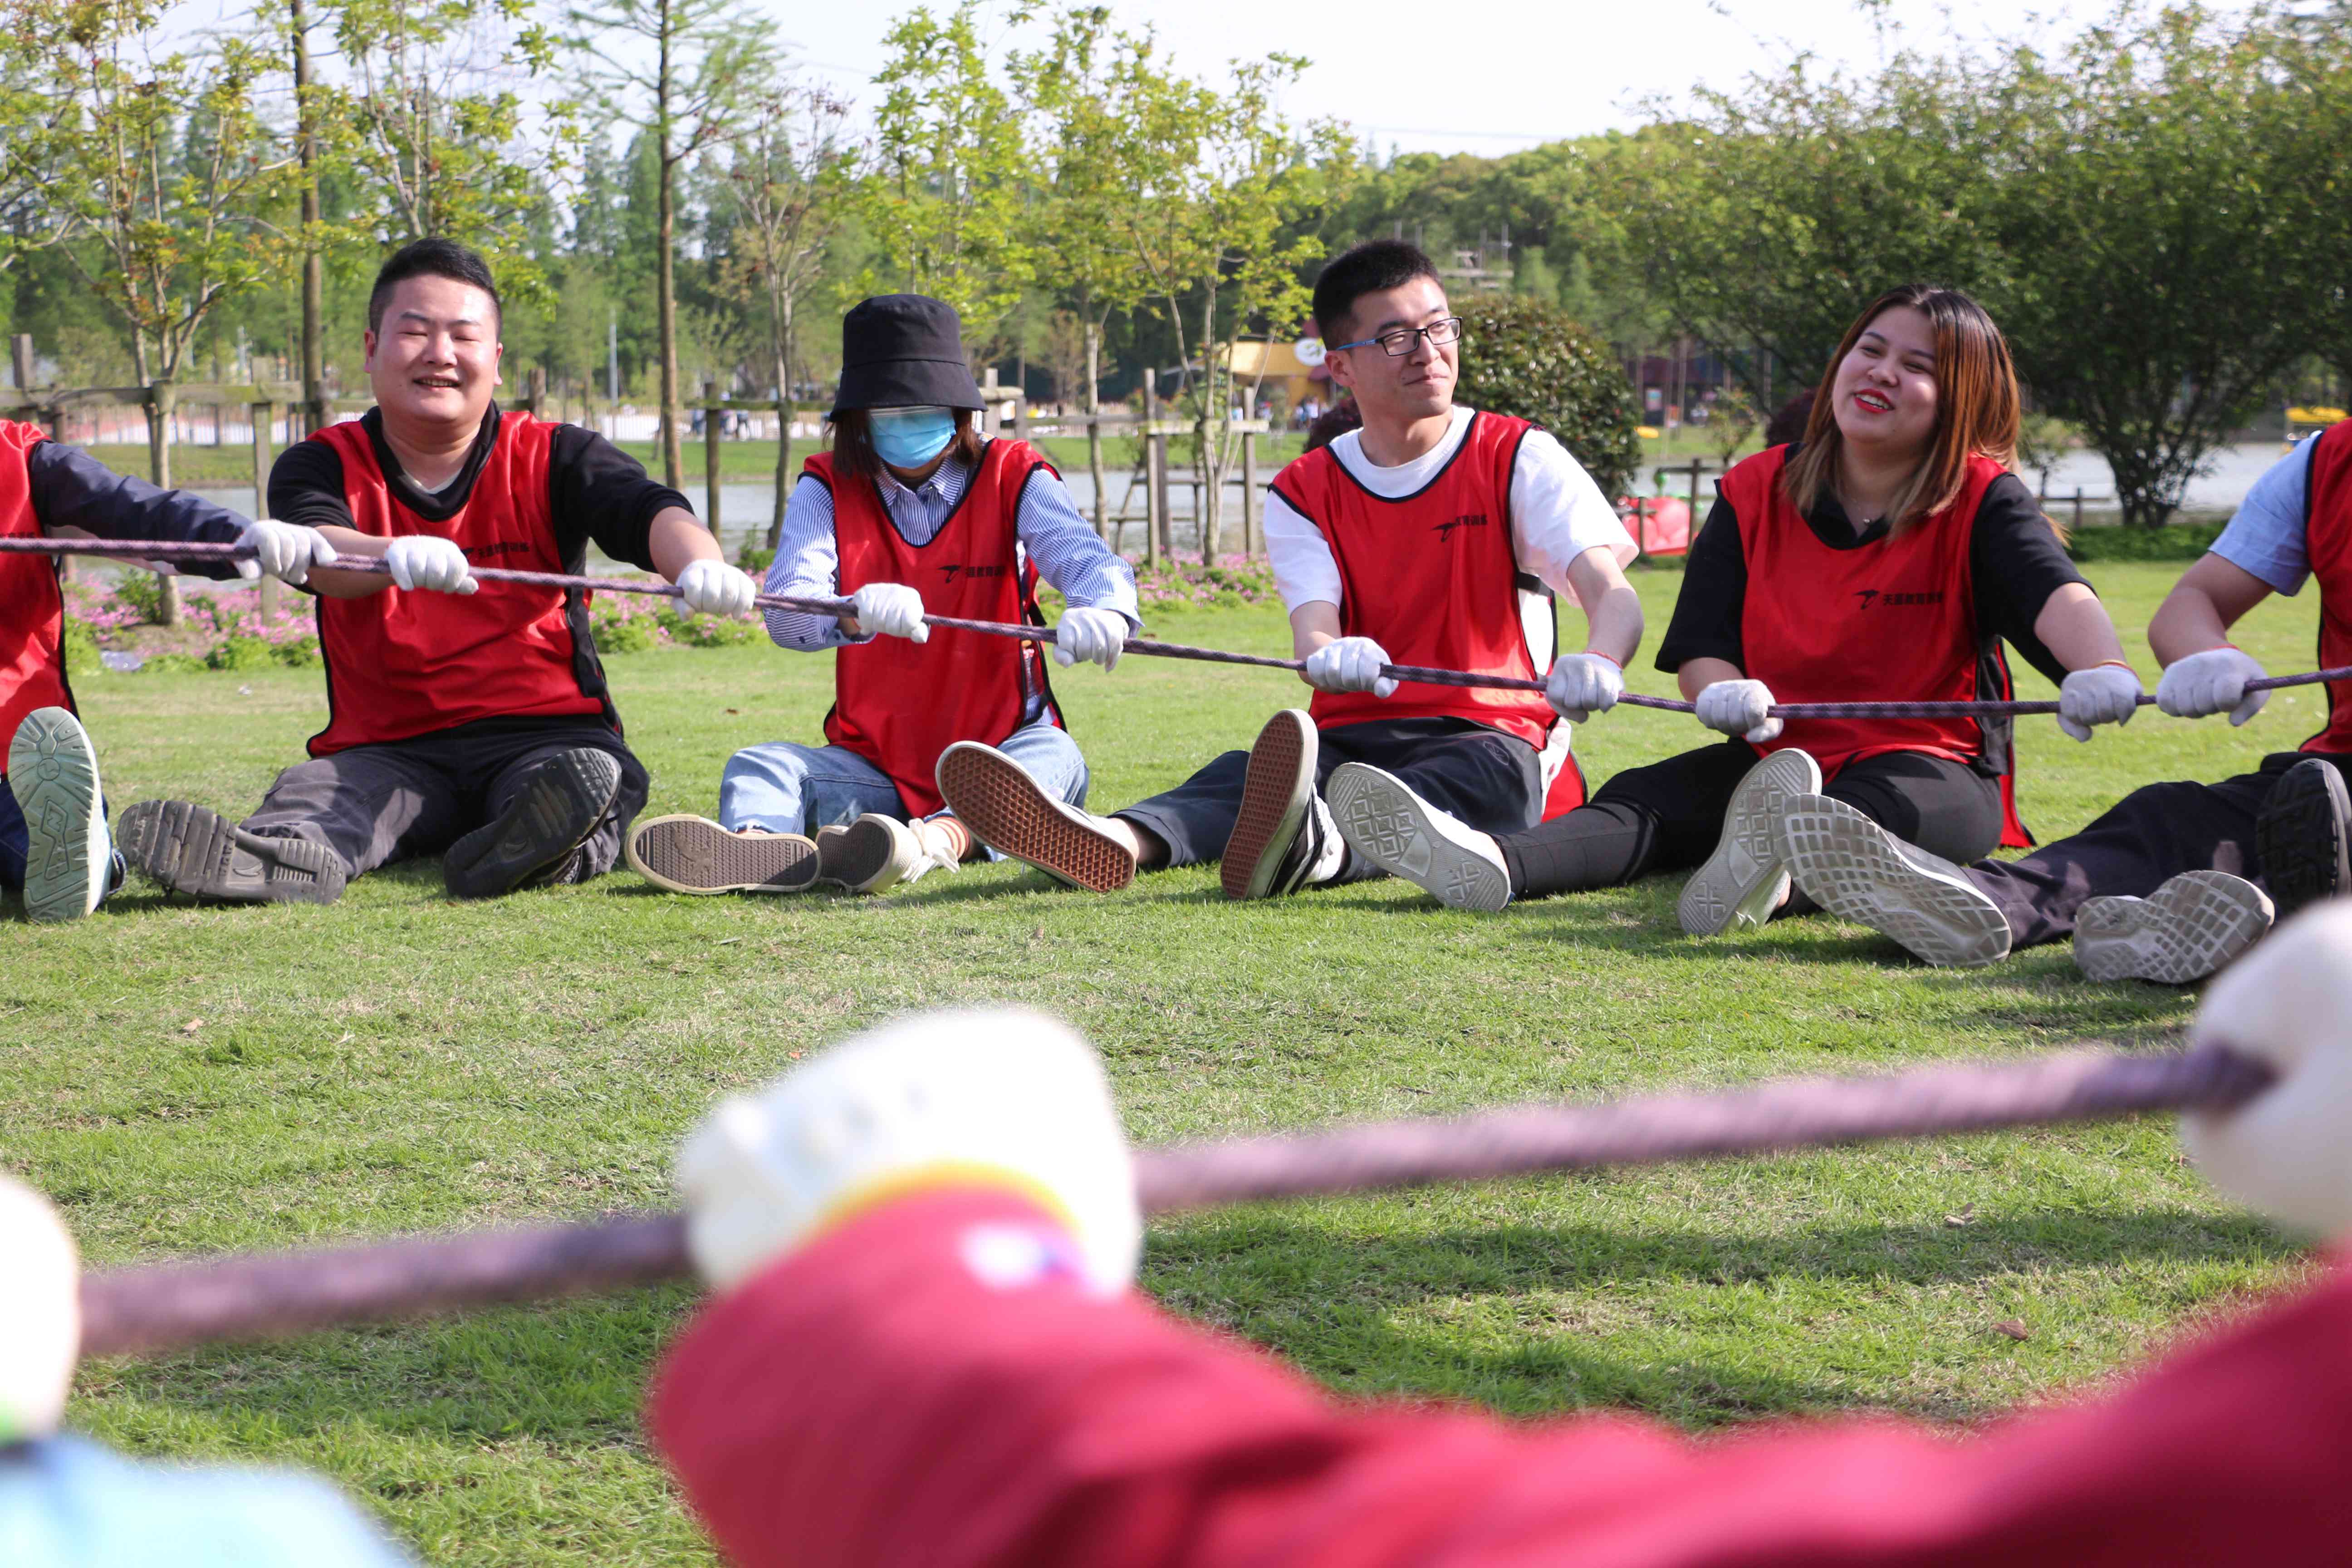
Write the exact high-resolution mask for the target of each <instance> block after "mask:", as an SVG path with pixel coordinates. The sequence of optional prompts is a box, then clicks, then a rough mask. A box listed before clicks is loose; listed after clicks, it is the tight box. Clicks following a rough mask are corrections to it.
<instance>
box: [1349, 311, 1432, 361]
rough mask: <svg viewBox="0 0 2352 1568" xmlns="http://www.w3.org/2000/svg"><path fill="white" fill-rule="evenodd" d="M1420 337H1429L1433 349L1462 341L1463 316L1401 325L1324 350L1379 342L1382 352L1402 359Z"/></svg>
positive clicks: (1364, 345)
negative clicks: (1424, 323) (1422, 324)
mask: <svg viewBox="0 0 2352 1568" xmlns="http://www.w3.org/2000/svg"><path fill="white" fill-rule="evenodd" d="M1420 338H1427V339H1428V340H1429V346H1430V347H1432V348H1433V349H1442V348H1444V346H1445V345H1446V344H1448V343H1458V342H1461V341H1462V318H1461V317H1459V316H1448V317H1446V318H1445V320H1444V321H1432V322H1430V323H1429V325H1427V326H1425V327H1399V328H1398V329H1397V330H1396V331H1392V332H1382V333H1381V335H1380V336H1378V337H1376V338H1359V339H1357V340H1356V341H1355V342H1352V343H1334V344H1332V345H1331V346H1330V347H1329V348H1328V349H1326V350H1324V351H1323V352H1324V353H1338V352H1339V350H1341V349H1360V348H1364V347H1367V346H1368V345H1370V344H1372V343H1378V344H1380V345H1381V353H1384V354H1386V355H1388V356H1389V358H1391V359H1402V358H1404V356H1405V355H1407V354H1409V353H1412V349H1413V343H1414V341H1415V340H1416V339H1420Z"/></svg>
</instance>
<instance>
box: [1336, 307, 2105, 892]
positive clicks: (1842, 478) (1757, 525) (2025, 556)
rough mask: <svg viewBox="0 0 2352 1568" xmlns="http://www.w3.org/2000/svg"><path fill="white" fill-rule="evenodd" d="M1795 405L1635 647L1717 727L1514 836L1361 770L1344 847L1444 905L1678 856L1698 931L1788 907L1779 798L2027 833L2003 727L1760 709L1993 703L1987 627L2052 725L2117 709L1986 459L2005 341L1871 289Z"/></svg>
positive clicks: (1660, 864) (2082, 617)
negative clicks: (1670, 614)
mask: <svg viewBox="0 0 2352 1568" xmlns="http://www.w3.org/2000/svg"><path fill="white" fill-rule="evenodd" d="M1810 419H1811V423H1810V424H1809V425H1808V426H1807V428H1806V432H1805V439H1804V441H1803V442H1802V443H1801V444H1800V445H1798V446H1794V447H1768V448H1767V449H1766V450H1764V451H1762V452H1760V453H1758V454H1757V455H1756V456H1754V457H1752V458H1748V459H1746V460H1745V461H1743V462H1741V463H1739V464H1738V466H1736V467H1735V468H1732V470H1731V471H1730V472H1729V473H1727V474H1726V475H1725V476H1724V478H1723V482H1722V485H1721V487H1720V489H1721V494H1720V496H1719V497H1718V499H1717V501H1716V504H1715V510H1713V512H1712V513H1710V514H1709V516H1708V518H1707V521H1706V528H1705V529H1703V530H1702V531H1700V533H1699V536H1698V540H1697V542H1696V544H1695V545H1694V546H1693V547H1692V550H1691V554H1690V560H1689V562H1688V564H1687V568H1686V570H1685V574H1684V577H1683V584H1682V588H1681V592H1680V595H1679V596H1678V597H1677V598H1676V600H1675V614H1674V619H1673V621H1672V623H1671V624H1670V625H1669V626H1668V627H1667V630H1666V637H1665V641H1664V643H1662V644H1661V645H1660V646H1659V648H1658V668H1660V669H1662V670H1665V671H1669V672H1671V673H1672V674H1674V676H1675V679H1676V680H1677V682H1678V683H1679V684H1680V685H1681V688H1682V691H1683V695H1684V696H1685V698H1688V699H1691V700H1695V701H1696V705H1697V709H1698V720H1699V722H1700V723H1702V724H1705V725H1706V726H1707V727H1708V728H1709V729H1713V730H1719V731H1723V732H1724V733H1725V735H1726V736H1727V739H1726V740H1725V741H1724V742H1722V743H1721V744H1719V745H1713V746H1703V747H1701V748H1699V749H1698V750H1696V751H1691V752H1683V753H1682V754H1681V755H1679V756H1675V757H1669V758H1668V759H1666V760H1665V761H1664V762H1662V763H1651V764H1650V765H1648V766H1646V767H1639V768H1630V769H1628V770H1626V771H1625V772H1623V773H1618V774H1617V775H1615V776H1614V777H1612V779H1610V780H1609V782H1608V783H1607V784H1603V785H1601V789H1600V790H1599V791H1598V792H1597V793H1596V794H1595V795H1594V796H1593V798H1592V802H1591V805H1586V806H1584V807H1583V808H1582V809H1580V810H1577V811H1572V812H1570V813H1568V814H1567V815H1566V816H1560V817H1557V818H1555V819H1553V820H1552V821H1549V822H1546V823H1544V824H1542V825H1541V826H1537V827H1534V828H1531V829H1529V830H1528V831H1527V832H1524V833H1516V834H1500V835H1490V834H1488V833H1485V832H1481V831H1479V830H1478V826H1477V825H1476V824H1475V823H1469V822H1464V821H1461V820H1458V819H1457V818H1456V817H1454V816H1451V815H1449V814H1448V813H1446V812H1445V811H1444V809H1443V803H1441V802H1433V801H1429V800H1427V799H1425V798H1423V796H1422V795H1420V794H1419V793H1418V792H1416V791H1415V789H1414V788H1413V787H1412V784H1411V782H1410V781H1409V780H1404V779H1397V778H1389V777H1385V776H1381V775H1379V774H1376V773H1371V772H1370V769H1360V770H1359V771H1360V772H1361V773H1363V774H1364V775H1365V777H1364V778H1363V780H1362V782H1361V784H1360V785H1359V786H1358V787H1359V789H1360V793H1361V794H1362V795H1363V797H1364V798H1365V799H1367V800H1368V801H1370V802H1371V803H1372V809H1370V810H1369V811H1367V812H1366V813H1365V814H1364V815H1363V816H1360V817H1359V818H1357V819H1355V820H1354V821H1353V822H1350V823H1349V824H1348V825H1347V826H1346V828H1345V830H1346V831H1347V833H1348V835H1349V840H1350V842H1352V843H1354V844H1355V846H1356V847H1357V849H1358V850H1359V851H1360V853H1362V854H1363V855H1365V856H1366V857H1367V858H1370V859H1372V860H1375V861H1377V862H1378V863H1380V864H1381V865H1382V866H1384V867H1386V868H1388V869H1390V870H1392V871H1395V872H1397V873H1398V874H1399V875H1401V876H1406V877H1410V878H1412V879H1413V880H1415V881H1417V882H1419V883H1420V884H1421V885H1422V886H1423V888H1425V889H1428V890H1429V891H1430V892H1431V893H1433V894H1434V895H1435V896H1436V897H1437V898H1439V899H1440V900H1444V902H1446V903H1448V904H1451V905H1453V906H1454V907H1456V908H1460V909H1486V910H1496V909H1500V908H1502V907H1503V906H1504V905H1505V904H1506V903H1507V902H1508V901H1510V900H1513V899H1523V898H1542V897H1548V896H1549V895H1552V894H1556V893H1569V892H1580V891H1583V890H1586V889H1593V888H1607V887H1614V886H1616V885H1618V884H1620V883H1624V882H1630V881H1633V879H1636V878H1639V877H1643V876H1645V875H1647V874H1649V873H1651V872H1654V871H1680V870H1687V869H1689V868H1692V867H1697V868H1698V870H1697V873H1696V875H1695V876H1693V877H1692V878H1691V879H1690V880H1689V881H1688V882H1687V883H1686V884H1685V887H1684V889H1683V892H1682V897H1681V900H1680V901H1679V903H1678V905H1677V908H1676V915H1677V917H1678V919H1679V920H1680V921H1681V924H1682V928H1683V930H1685V931H1689V932H1690V933H1692V934H1693V935H1698V936H1713V935H1717V934H1718V933H1720V932H1722V931H1727V930H1730V929H1733V928H1736V927H1750V926H1755V925H1759V924H1761V923H1762V922H1763V921H1766V920H1769V918H1771V916H1772V915H1773V914H1774V913H1775V912H1776V911H1779V910H1781V909H1782V907H1783V906H1784V905H1786V904H1788V902H1789V900H1790V879H1789V874H1788V869H1787V868H1786V867H1785V866H1783V865H1782V863H1781V858H1780V854H1779V853H1778V852H1777V851H1776V850H1775V849H1774V847H1773V833H1772V824H1773V818H1774V814H1775V812H1776V811H1777V810H1778V809H1779V808H1780V806H1781V805H1784V804H1785V803H1786V802H1788V801H1789V800H1790V799H1792V798H1794V797H1796V796H1799V795H1811V794H1812V793H1813V792H1815V791H1823V792H1825V793H1826V794H1827V795H1830V796H1831V797H1832V798H1835V799H1837V800H1840V801H1843V802H1844V803H1846V805H1848V807H1849V808H1850V809H1851V810H1852V811H1853V813H1854V814H1855V815H1856V816H1861V817H1865V818H1867V819H1869V820H1873V821H1877V822H1884V823H1886V824H1888V825H1890V826H1892V827H1894V828H1895V830H1897V831H1899V832H1901V833H1904V834H1906V836H1908V837H1915V838H1920V839H1923V840H1924V841H1925V842H1927V844H1929V845H1930V846H1931V847H1934V849H1935V850H1936V852H1937V853H1938V854H1941V855H1948V856H1952V857H1955V858H1961V859H1973V858H1976V857H1977V856H1979V855H1983V854H1986V853H1987V852H1989V851H1990V850H1991V849H1992V848H1993V847H1994V846H1995V845H1996V844H1999V843H2001V842H2004V841H2005V842H2008V843H2011V844H2013V845H2020V846H2021V845H2024V844H2027V843H2030V842H2032V841H2031V840H2030V839H2029V838H2028V837H2026V836H2025V832H2024V828H2023V826H2022V825H2021V823H2019V821H2018V820H2017V816H2016V811H2015V807H2014V805H2013V804H2012V800H2011V789H2010V781H2011V773H2012V760H2011V725H2010V723H2009V721H2006V720H1997V721H1985V720H1979V719H1971V718H1952V719H1881V718H1869V719H1791V720H1789V721H1786V722H1785V723H1783V721H1780V719H1777V718H1772V717H1770V716H1769V715H1768V713H1767V711H1766V710H1768V709H1769V708H1770V707H1772V706H1773V705H1774V704H1775V703H1777V702H1784V701H1785V702H1825V701H1853V700H1972V699H1978V698H1984V699H2000V698H2006V697H2008V696H2009V695H2010V682H2009V670H2008V667H2007V665H2006V664H2005V663H2004V662H2003V660H2002V658H2001V654H2000V642H2001V639H2003V638H2006V639H2007V640H2008V641H2009V642H2010V643H2011V644H2012V645H2014V646H2015V647H2017V648H2018V649H2019V650H2020V651H2021V652H2022V653H2023V654H2024V655H2025V656H2026V658H2028V659H2029V660H2031V661H2032V663H2033V665H2034V666H2035V667H2036V668H2039V669H2041V670H2042V671H2043V672H2044V673H2046V674H2048V675H2049V676H2050V677H2051V679H2053V680H2063V683H2064V684H2063V689H2062V691H2061V695H2060V704H2061V708H2062V717H2061V718H2060V721H2059V722H2060V723H2061V725H2062V726H2064V727H2065V728H2066V730H2067V732H2068V733H2070V734H2072V735H2074V737H2075V738H2076V739H2077V740H2087V739H2089V737H2090V729H2089V726H2091V725H2094V724H2105V723H2121V722H2124V721H2126V720H2128V719H2129V718H2130V717H2131V715H2132V712H2133V705H2134V703H2136V702H2137V700H2138V698H2139V695H2140V685H2139V679H2138V677H2137V676H2135V675H2134V674H2133V673H2132V671H2131V668H2130V667H2129V666H2128V665H2126V663H2125V662H2124V658H2123V647H2122V645H2121V644H2120V643H2118V642H2117V641H2116V632H2115V627H2114V626H2113V624H2112V623H2110V622H2109V621H2108V619H2107V614H2106V611H2105V608H2104V607H2103V606H2102V605H2100V603H2099V600H2098V597H2097V595H2095V594H2094V593H2092V591H2091V589H2090V587H2089V585H2088V584H2085V583H2084V581H2083V576H2082V574H2081V573H2079V572H2077V571H2075V570H2074V563H2073V562H2071V561H2069V560H2068V559H2067V557H2066V552H2065V549H2064V547H2063V545H2062V544H2061V543H2060V542H2059V539H2058V535H2057V531H2055V530H2054V529H2053V527H2052V526H2051V524H2050V522H2049V520H2048V519H2046V518H2044V517H2043V516H2042V511H2041V509H2040V507H2039V506H2037V505H2036V504H2035V502H2034V499H2033V495H2032V491H2030V490H2028V489H2026V488H2025V484H2024V481H2023V480H2021V479H2018V478H2017V476H2016V475H2014V474H2012V473H2011V472H2010V471H2009V468H2008V465H2009V461H2010V458H2011V454H2012V452H2013V451H2014V449H2015V447H2016V444H2017V423H2018V389H2017V375H2016V373H2015V371H2014V370H2013V369H2012V368H2011V363H2010V356H2009V345H2008V344H2007V343H2006V342H2003V341H2002V339H2001V335H2000V329H1999V328H1997V327H1996V326H1994V325H1993V322H1992V320H1991V318H1990V317H1989V316H1987V315H1986V314H1985V312H1984V310H1982V309H1981V308H1980V307H1979V305H1978V304H1977V302H1976V301H1975V300H1971V299H1969V297H1968V296H1967V295H1965V294H1963V293H1960V292H1959V291H1958V290H1957V289H1937V288H1930V287H1927V286H1924V285H1917V284H1914V285H1909V286H1906V287H1904V288H1901V289H1894V290H1892V291H1890V292H1888V293H1886V294H1884V295H1882V296H1880V297H1879V299H1877V300H1875V301H1874V302H1873V303H1872V304H1871V306H1870V308H1869V309H1868V310H1864V312H1863V314H1862V316H1861V317H1860V319H1858V320H1857V321H1855V322H1854V323H1853V326H1851V327H1849V328H1848V329H1847V330H1846V334H1845V341H1844V342H1843V343H1842V344H1841V345H1840V346H1839V350H1838V353H1837V354H1836V356H1835V357H1834V358H1833V359H1832V361H1831V362H1830V368H1829V371H1828V373H1827V374H1825V375H1824V376H1823V377H1822V385H1821V388H1820V395H1818V396H1817V397H1816V398H1815V400H1814V403H1813V406H1812V411H1811V416H1810ZM2070 672H2071V673H2070ZM1824 781H1827V782H1826V784H1825V783H1824ZM1805 907H1807V906H1805V905H1803V904H1798V905H1795V906H1793V907H1792V908H1791V910H1790V912H1798V911H1799V910H1802V909H1804V908H1805Z"/></svg>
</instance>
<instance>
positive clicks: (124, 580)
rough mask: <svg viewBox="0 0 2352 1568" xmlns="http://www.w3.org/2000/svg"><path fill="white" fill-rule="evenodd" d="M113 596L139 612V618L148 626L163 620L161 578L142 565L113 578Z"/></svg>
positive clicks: (156, 624) (157, 624)
mask: <svg viewBox="0 0 2352 1568" xmlns="http://www.w3.org/2000/svg"><path fill="white" fill-rule="evenodd" d="M114 596H115V597H116V598H118V599H120V600H121V601H122V602H123V603H124V604H126V605H130V606H131V608H132V609H134V610H136V611H138V612H139V618H140V619H141V620H142V621H144V622H146V623H147V624H148V625H149V626H160V625H161V624H162V623H163V579H162V578H161V577H158V576H157V575H155V574H154V573H152V572H149V571H147V570H145V569H143V568H142V567H136V566H134V567H131V569H130V570H128V571H125V572H120V573H117V574H115V578H114Z"/></svg>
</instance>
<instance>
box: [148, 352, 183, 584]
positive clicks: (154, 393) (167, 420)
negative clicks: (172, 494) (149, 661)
mask: <svg viewBox="0 0 2352 1568" xmlns="http://www.w3.org/2000/svg"><path fill="white" fill-rule="evenodd" d="M172 393H173V386H172V383H171V379H170V378H169V377H159V378H158V379H156V380H155V381H153V382H152V383H150V384H149V385H148V389H147V467H148V473H149V477H150V478H152V479H153V480H154V481H155V488H156V489H161V490H168V489H171V488H172V401H173V400H172ZM155 585H156V586H157V587H159V588H161V589H162V590H163V607H162V609H161V611H160V612H159V613H158V614H157V616H156V617H155V618H156V619H157V620H158V621H160V622H162V623H163V625H164V626H178V625H179V624H180V578H179V574H177V573H173V572H161V573H158V574H156V584H155Z"/></svg>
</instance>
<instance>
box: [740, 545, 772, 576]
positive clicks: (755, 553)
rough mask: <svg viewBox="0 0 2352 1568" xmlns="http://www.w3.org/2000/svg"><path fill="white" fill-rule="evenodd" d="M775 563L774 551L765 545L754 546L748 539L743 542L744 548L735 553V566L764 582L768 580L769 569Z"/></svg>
mask: <svg viewBox="0 0 2352 1568" xmlns="http://www.w3.org/2000/svg"><path fill="white" fill-rule="evenodd" d="M775 563H776V552H774V551H772V550H771V549H769V548H768V547H767V546H766V545H764V544H754V543H752V542H751V541H750V540H748V539H747V540H745V541H744V542H743V548H741V549H740V550H738V551H737V552H735V564H736V565H738V566H740V567H741V568H742V569H743V570H744V571H746V572H749V573H750V574H751V575H752V576H753V577H756V578H759V579H760V580H761V581H763V582H764V581H765V580H766V579H767V575H768V568H769V567H771V566H772V565H774V564H775Z"/></svg>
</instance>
